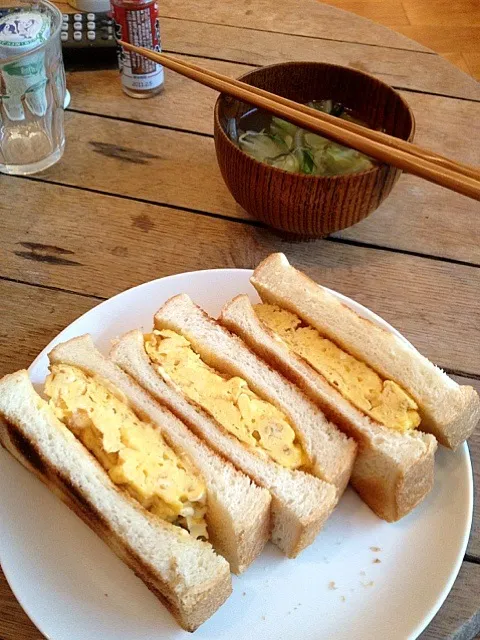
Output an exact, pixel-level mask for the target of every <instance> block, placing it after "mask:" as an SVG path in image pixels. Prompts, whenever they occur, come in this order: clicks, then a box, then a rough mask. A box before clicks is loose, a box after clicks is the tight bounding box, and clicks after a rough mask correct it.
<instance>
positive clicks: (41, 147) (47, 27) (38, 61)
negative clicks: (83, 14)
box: [0, 0, 66, 175]
mask: <svg viewBox="0 0 480 640" xmlns="http://www.w3.org/2000/svg"><path fill="white" fill-rule="evenodd" d="M61 24H62V14H61V13H60V11H59V10H58V9H57V8H56V7H55V6H54V5H53V4H50V3H49V2H46V1H44V0H40V1H39V2H31V3H28V2H25V3H21V4H20V5H17V6H14V7H12V6H11V5H10V6H8V7H6V6H4V0H2V1H1V2H0V172H2V173H9V174H12V175H27V174H30V173H36V172H37V171H42V170H43V169H46V168H47V167H50V166H51V165H52V164H54V163H55V162H57V161H58V160H59V159H60V158H61V157H62V155H63V149H64V146H65V134H64V126H63V113H64V101H65V91H66V87H65V70H64V67H63V60H62V47H61V39H60V27H61Z"/></svg>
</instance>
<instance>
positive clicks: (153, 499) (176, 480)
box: [45, 364, 208, 538]
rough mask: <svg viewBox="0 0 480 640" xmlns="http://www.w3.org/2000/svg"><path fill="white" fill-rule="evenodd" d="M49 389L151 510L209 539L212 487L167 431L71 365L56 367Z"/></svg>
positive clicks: (112, 471)
mask: <svg viewBox="0 0 480 640" xmlns="http://www.w3.org/2000/svg"><path fill="white" fill-rule="evenodd" d="M45 393H46V394H47V395H48V396H49V398H50V400H49V404H50V406H51V407H52V409H53V410H54V412H55V414H56V415H57V417H58V418H59V419H60V420H61V421H62V422H64V423H65V424H66V426H67V427H68V428H69V429H70V430H71V431H72V432H73V433H74V434H75V435H76V436H77V437H78V438H79V440H80V441H81V442H82V443H83V444H84V445H85V447H86V448H87V449H88V450H89V451H90V452H91V453H92V454H93V455H94V456H95V458H96V459H97V460H98V461H99V462H100V464H101V465H102V467H104V469H105V470H106V471H107V472H108V474H109V476H110V478H111V479H112V481H113V482H114V483H115V484H116V485H119V486H121V487H122V488H124V489H126V490H127V491H128V493H129V494H130V495H131V496H133V497H134V498H135V499H136V500H138V502H140V504H142V505H143V506H144V507H145V508H146V509H147V510H148V511H150V512H151V513H153V514H155V515H157V516H159V517H160V518H162V519H163V520H167V521H168V522H172V523H174V524H177V525H179V526H182V527H184V528H186V529H188V530H189V531H190V533H191V534H192V535H193V536H194V537H196V538H198V537H204V538H207V537H208V536H207V529H206V525H205V511H206V490H205V486H204V484H203V482H202V480H201V479H200V478H199V477H198V476H197V475H196V473H195V471H194V470H193V469H192V468H191V467H190V465H188V464H187V463H186V461H183V460H180V458H179V457H178V456H177V455H176V453H175V452H174V451H173V450H172V449H171V448H170V447H169V446H168V445H167V444H166V442H165V441H164V439H163V437H162V435H161V433H160V432H159V431H158V429H156V428H155V427H153V426H152V425H151V424H149V423H147V422H143V421H142V420H139V419H138V418H137V416H136V415H135V413H134V412H133V411H132V410H131V409H130V408H129V407H128V406H127V404H126V403H125V402H122V401H121V400H119V398H118V397H117V395H118V392H116V393H115V391H114V390H113V388H112V387H111V386H110V385H109V384H108V383H106V382H105V381H102V379H100V378H97V377H94V376H89V375H86V374H85V373H84V372H83V371H82V370H81V369H78V368H77V367H72V366H70V365H64V364H59V365H53V366H52V367H51V373H50V375H49V376H48V378H47V379H46V381H45Z"/></svg>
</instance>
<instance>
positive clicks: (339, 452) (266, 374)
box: [154, 294, 357, 496]
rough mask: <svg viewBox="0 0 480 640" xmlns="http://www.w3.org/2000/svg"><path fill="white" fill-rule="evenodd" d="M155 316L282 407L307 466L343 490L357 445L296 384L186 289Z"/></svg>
mask: <svg viewBox="0 0 480 640" xmlns="http://www.w3.org/2000/svg"><path fill="white" fill-rule="evenodd" d="M154 322H155V327H156V328H157V329H162V328H163V329H172V330H173V331H178V332H179V333H181V334H182V335H184V336H185V337H186V338H187V339H188V340H189V341H190V342H191V343H192V346H193V348H194V349H195V350H196V351H197V352H198V353H199V354H200V356H201V358H202V359H203V360H204V361H205V362H206V363H207V364H209V365H210V366H213V367H214V368H216V369H218V370H220V371H221V372H223V373H227V374H228V375H232V376H236V375H238V376H240V377H242V378H244V379H245V380H246V381H247V383H248V384H249V386H250V388H251V389H252V390H253V391H254V392H255V393H257V394H258V395H259V396H260V397H262V398H264V399H265V400H267V401H269V402H271V403H272V404H274V405H275V406H277V407H278V408H279V409H280V410H281V411H283V413H284V414H285V415H286V416H287V418H289V420H290V423H291V425H292V427H293V429H294V430H295V433H296V435H297V437H298V439H299V441H300V442H301V444H302V446H303V449H304V451H305V452H306V454H307V456H308V457H309V460H310V468H309V472H310V473H312V474H313V475H316V476H317V477H318V478H321V479H322V480H325V481H326V482H329V483H331V484H334V485H335V486H336V487H337V489H338V495H339V496H341V495H342V493H343V491H344V490H345V487H346V486H347V484H348V480H349V478H350V475H351V473H352V468H353V463H354V461H355V456H356V451H357V445H356V443H355V441H354V440H352V439H351V438H348V437H346V436H345V435H344V434H343V433H342V432H341V431H339V430H338V429H337V427H336V426H335V425H333V424H331V423H329V422H328V420H326V418H325V416H324V415H323V413H322V412H321V411H320V410H319V409H318V407H317V406H316V405H315V404H314V403H312V402H311V400H310V399H309V398H308V397H307V396H306V395H305V394H304V393H303V392H302V391H300V389H298V388H297V387H295V386H294V385H292V384H290V382H289V381H288V380H286V379H285V378H284V377H283V376H281V375H280V374H279V373H278V372H277V371H275V369H273V368H272V367H271V366H270V365H269V364H268V363H266V362H264V361H263V360H261V359H260V358H258V356H257V355H256V354H255V353H254V351H252V350H251V349H250V348H249V347H248V346H247V345H246V344H245V343H244V342H243V340H241V339H240V338H239V337H238V336H236V335H235V334H232V333H231V332H230V331H228V330H227V329H225V327H223V326H221V325H220V324H219V323H218V322H217V321H216V320H214V319H213V318H212V317H210V316H209V315H208V314H207V313H206V312H205V311H204V310H203V309H201V308H200V307H199V306H198V305H196V304H194V303H193V302H192V300H191V299H190V298H189V297H188V296H187V295H185V294H181V295H177V296H174V297H173V298H170V299H169V300H167V302H166V303H165V304H164V305H163V306H162V308H161V309H159V311H158V312H157V313H156V314H155V319H154Z"/></svg>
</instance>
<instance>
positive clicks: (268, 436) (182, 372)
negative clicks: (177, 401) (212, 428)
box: [145, 329, 307, 469]
mask: <svg viewBox="0 0 480 640" xmlns="http://www.w3.org/2000/svg"><path fill="white" fill-rule="evenodd" d="M145 349H146V352H147V354H148V356H149V357H150V360H151V361H152V362H153V363H154V364H155V365H157V367H156V368H157V370H158V372H159V373H160V375H161V376H162V377H163V378H164V379H165V380H166V381H167V382H168V381H172V382H173V383H174V384H175V385H177V386H178V387H179V388H180V389H181V391H182V392H183V393H184V394H185V395H186V396H187V397H188V398H189V399H190V400H192V401H193V402H195V403H197V404H198V405H200V406H201V407H202V408H203V409H204V410H205V411H207V412H208V413H209V414H210V415H211V416H212V417H213V418H215V420H216V421H217V422H218V423H219V424H220V425H222V426H223V428H224V429H226V430H227V431H228V432H230V433H231V434H233V435H234V436H236V437H237V438H238V439H239V440H240V441H241V442H243V443H245V444H246V445H248V446H249V447H252V448H253V449H254V450H255V451H256V453H260V454H262V452H263V454H265V453H266V454H268V456H270V458H272V460H275V462H278V464H281V465H283V466H284V467H288V468H289V469H296V468H298V467H300V466H303V465H304V464H305V463H306V462H307V461H306V460H305V459H304V454H303V452H302V449H301V447H300V445H299V444H298V443H297V442H296V434H295V431H294V430H293V429H292V427H291V426H290V424H289V423H288V421H287V418H286V416H285V415H284V414H283V413H282V412H281V411H279V410H278V409H277V408H276V407H274V406H273V405H272V404H270V403H269V402H266V401H265V400H262V399H261V398H259V397H258V396H257V395H256V394H255V393H254V392H253V391H251V389H250V388H249V387H248V384H247V382H246V381H245V380H243V379H242V378H239V377H236V376H235V377H233V378H230V377H228V376H224V375H221V374H219V373H218V372H217V371H216V370H215V369H212V368H211V367H209V366H208V365H207V364H205V362H203V360H202V359H201V358H200V356H199V355H198V354H197V353H195V351H194V350H193V349H192V346H191V344H190V342H189V341H188V340H187V339H186V338H184V337H183V336H181V335H180V334H178V333H175V332H174V331H170V330H169V329H165V330H162V331H157V330H155V331H154V332H153V333H151V334H148V335H146V336H145Z"/></svg>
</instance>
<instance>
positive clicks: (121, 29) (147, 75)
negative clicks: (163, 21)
mask: <svg viewBox="0 0 480 640" xmlns="http://www.w3.org/2000/svg"><path fill="white" fill-rule="evenodd" d="M111 4H112V17H113V19H114V20H115V36H116V38H117V40H124V41H125V42H128V43H130V44H135V45H137V46H139V47H146V48H147V49H152V50H153V51H161V49H160V29H159V25H158V6H157V3H156V2H155V0H111ZM118 63H119V68H120V73H121V78H122V88H123V91H124V92H125V93H126V94H127V95H128V96H131V97H132V98H150V97H151V96H154V95H156V94H157V93H160V91H162V89H163V81H164V72H163V67H162V65H161V64H157V63H156V62H153V61H152V60H148V59H147V58H144V57H143V56H139V55H138V54H137V53H133V52H132V51H125V50H124V49H123V48H122V47H119V48H118Z"/></svg>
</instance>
